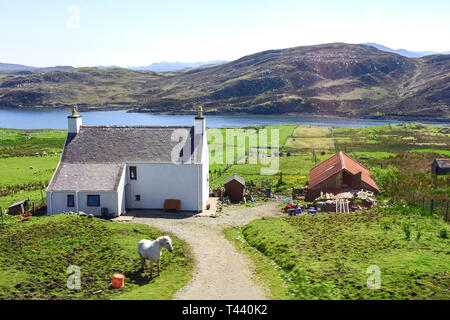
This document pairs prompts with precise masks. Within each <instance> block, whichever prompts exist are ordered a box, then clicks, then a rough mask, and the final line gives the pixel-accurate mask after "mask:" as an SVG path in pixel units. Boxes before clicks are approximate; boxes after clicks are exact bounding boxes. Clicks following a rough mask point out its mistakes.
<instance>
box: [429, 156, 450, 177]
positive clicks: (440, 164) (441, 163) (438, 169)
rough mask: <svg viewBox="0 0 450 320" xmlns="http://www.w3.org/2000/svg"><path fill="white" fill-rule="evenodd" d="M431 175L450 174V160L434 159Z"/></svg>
mask: <svg viewBox="0 0 450 320" xmlns="http://www.w3.org/2000/svg"><path fill="white" fill-rule="evenodd" d="M431 173H432V174H437V175H444V174H449V173H450V159H434V161H433V163H432V164H431Z"/></svg>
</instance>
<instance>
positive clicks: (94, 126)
mask: <svg viewBox="0 0 450 320" xmlns="http://www.w3.org/2000/svg"><path fill="white" fill-rule="evenodd" d="M81 127H83V128H157V129H161V128H192V127H193V126H146V125H142V126H140V125H134V126H120V125H110V126H109V125H81Z"/></svg>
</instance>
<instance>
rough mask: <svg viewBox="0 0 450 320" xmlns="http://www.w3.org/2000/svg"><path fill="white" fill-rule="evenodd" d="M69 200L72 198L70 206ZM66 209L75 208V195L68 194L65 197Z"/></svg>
mask: <svg viewBox="0 0 450 320" xmlns="http://www.w3.org/2000/svg"><path fill="white" fill-rule="evenodd" d="M69 198H72V205H70V202H69ZM67 207H68V208H73V207H75V195H74V194H68V195H67Z"/></svg>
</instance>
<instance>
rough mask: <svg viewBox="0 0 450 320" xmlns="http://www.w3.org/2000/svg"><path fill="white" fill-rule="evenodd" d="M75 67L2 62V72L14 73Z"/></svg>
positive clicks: (0, 68)
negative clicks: (40, 66) (36, 65)
mask: <svg viewBox="0 0 450 320" xmlns="http://www.w3.org/2000/svg"><path fill="white" fill-rule="evenodd" d="M68 69H73V67H71V66H55V67H44V68H39V67H30V66H24V65H21V64H12V63H0V72H5V73H14V72H35V71H42V72H49V71H55V70H68Z"/></svg>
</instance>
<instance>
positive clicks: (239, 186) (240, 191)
mask: <svg viewBox="0 0 450 320" xmlns="http://www.w3.org/2000/svg"><path fill="white" fill-rule="evenodd" d="M224 187H225V195H227V196H228V197H229V198H230V201H231V202H239V201H242V199H243V197H244V190H245V180H244V178H242V177H241V176H239V175H237V174H233V175H232V176H229V177H228V178H226V179H225V181H224Z"/></svg>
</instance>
